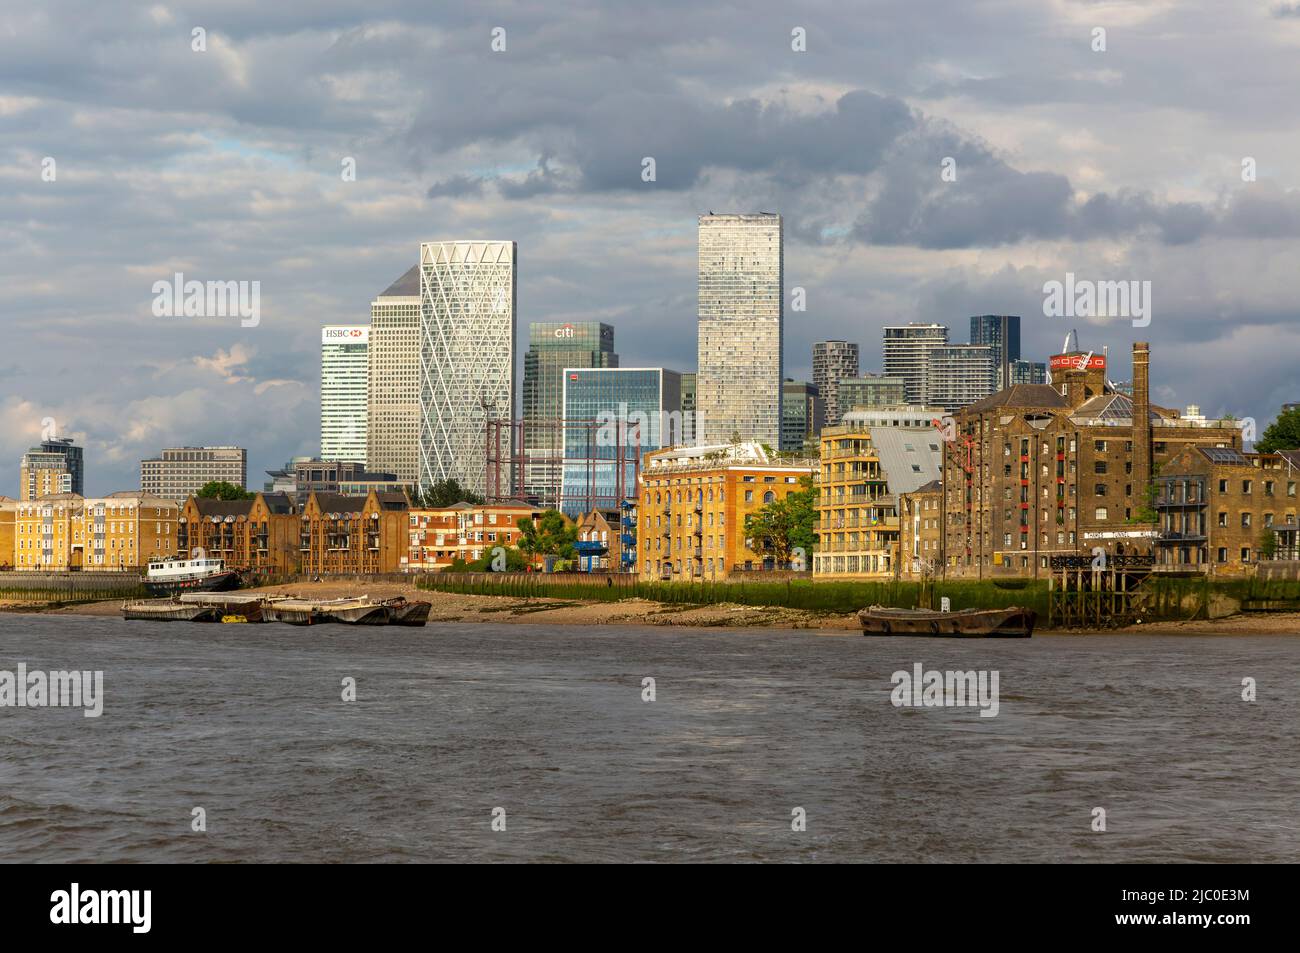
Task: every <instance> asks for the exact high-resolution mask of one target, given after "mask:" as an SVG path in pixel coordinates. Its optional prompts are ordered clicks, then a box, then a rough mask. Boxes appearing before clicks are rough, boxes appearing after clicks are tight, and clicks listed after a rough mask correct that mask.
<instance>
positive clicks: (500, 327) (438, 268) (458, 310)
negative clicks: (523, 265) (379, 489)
mask: <svg viewBox="0 0 1300 953" xmlns="http://www.w3.org/2000/svg"><path fill="white" fill-rule="evenodd" d="M489 419H495V420H501V421H512V420H514V419H515V243H514V242H510V241H448V242H425V243H423V244H421V245H420V438H419V450H420V474H419V485H420V488H421V489H427V488H428V487H430V486H432V485H433V484H434V483H437V482H439V481H441V480H449V479H454V480H456V481H457V482H459V483H460V485H461V486H463V487H464V488H465V489H467V490H470V491H472V492H474V493H480V494H481V493H486V492H487V457H488V453H487V447H486V438H485V434H486V433H487V421H488V420H489ZM508 434H509V428H506V429H505V432H504V434H503V445H502V446H500V447H497V448H495V453H496V454H497V455H499V456H501V457H503V458H504V457H505V456H506V455H507V454H509V453H510V449H511V448H510V446H509V437H508ZM507 472H508V471H507ZM507 492H510V490H509V489H507Z"/></svg>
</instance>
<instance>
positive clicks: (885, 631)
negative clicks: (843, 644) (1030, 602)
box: [858, 606, 1038, 639]
mask: <svg viewBox="0 0 1300 953" xmlns="http://www.w3.org/2000/svg"><path fill="white" fill-rule="evenodd" d="M1037 619H1038V616H1037V613H1035V612H1034V610H1033V609H1023V608H1020V607H1019V606H1011V607H1009V608H1006V609H962V610H960V611H958V612H935V611H933V610H931V609H891V608H888V607H886V606H871V607H869V608H867V609H863V610H862V611H861V612H859V613H858V621H859V622H861V623H862V634H863V635H921V636H927V635H928V636H934V637H940V638H949V639H1027V638H1029V637H1030V636H1032V635H1033V634H1034V622H1036V621H1037Z"/></svg>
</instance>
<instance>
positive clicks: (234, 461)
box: [140, 447, 248, 500]
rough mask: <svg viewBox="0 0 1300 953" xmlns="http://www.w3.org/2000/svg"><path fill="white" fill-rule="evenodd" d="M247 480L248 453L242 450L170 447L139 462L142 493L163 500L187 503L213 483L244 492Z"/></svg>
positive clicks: (238, 448)
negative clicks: (205, 485)
mask: <svg viewBox="0 0 1300 953" xmlns="http://www.w3.org/2000/svg"><path fill="white" fill-rule="evenodd" d="M247 478H248V451H247V450H245V449H244V448H243V447H168V448H167V449H165V450H163V452H162V453H160V454H159V455H158V456H156V457H152V458H151V459H148V460H141V461H140V489H141V490H142V491H143V492H144V493H146V494H148V495H150V496H157V497H160V498H162V499H164V500H184V499H185V498H186V497H190V496H193V495H194V494H196V493H198V492H199V490H201V489H202V488H203V484H205V483H212V482H219V483H232V484H234V485H235V486H237V487H239V488H240V489H243V487H244V483H245V481H246V480H247Z"/></svg>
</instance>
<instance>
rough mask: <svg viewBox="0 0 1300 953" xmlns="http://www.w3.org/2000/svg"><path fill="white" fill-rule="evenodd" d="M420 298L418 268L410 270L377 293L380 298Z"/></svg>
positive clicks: (413, 267)
mask: <svg viewBox="0 0 1300 953" xmlns="http://www.w3.org/2000/svg"><path fill="white" fill-rule="evenodd" d="M419 296H420V266H419V265H412V266H411V268H410V270H409V271H407V273H406V274H404V275H402V277H400V278H398V279H397V280H396V281H394V282H393V283H392V284H391V285H389V286H388V287H387V288H385V289H384V290H383V291H381V292H380V293H379V297H381V298H418V297H419Z"/></svg>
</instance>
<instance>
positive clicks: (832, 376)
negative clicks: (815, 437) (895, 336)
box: [812, 341, 859, 430]
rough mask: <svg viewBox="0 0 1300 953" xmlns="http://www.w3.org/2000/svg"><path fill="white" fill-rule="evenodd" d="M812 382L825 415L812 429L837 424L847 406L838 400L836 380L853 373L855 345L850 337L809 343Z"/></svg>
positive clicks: (856, 366) (855, 368) (855, 356)
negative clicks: (811, 348)
mask: <svg viewBox="0 0 1300 953" xmlns="http://www.w3.org/2000/svg"><path fill="white" fill-rule="evenodd" d="M812 357H813V384H814V385H815V386H816V387H817V393H818V394H819V395H820V396H821V401H822V405H823V406H824V407H825V419H824V420H819V421H818V422H817V426H816V429H817V430H821V428H822V427H835V426H838V425H839V422H840V418H841V417H843V416H844V411H846V410H848V409H849V408H848V407H846V406H843V405H842V404H841V402H840V381H842V380H844V379H845V378H846V377H857V376H858V374H859V370H858V345H857V344H856V343H854V342H852V341H818V342H817V343H816V344H814V345H813V355H812Z"/></svg>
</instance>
